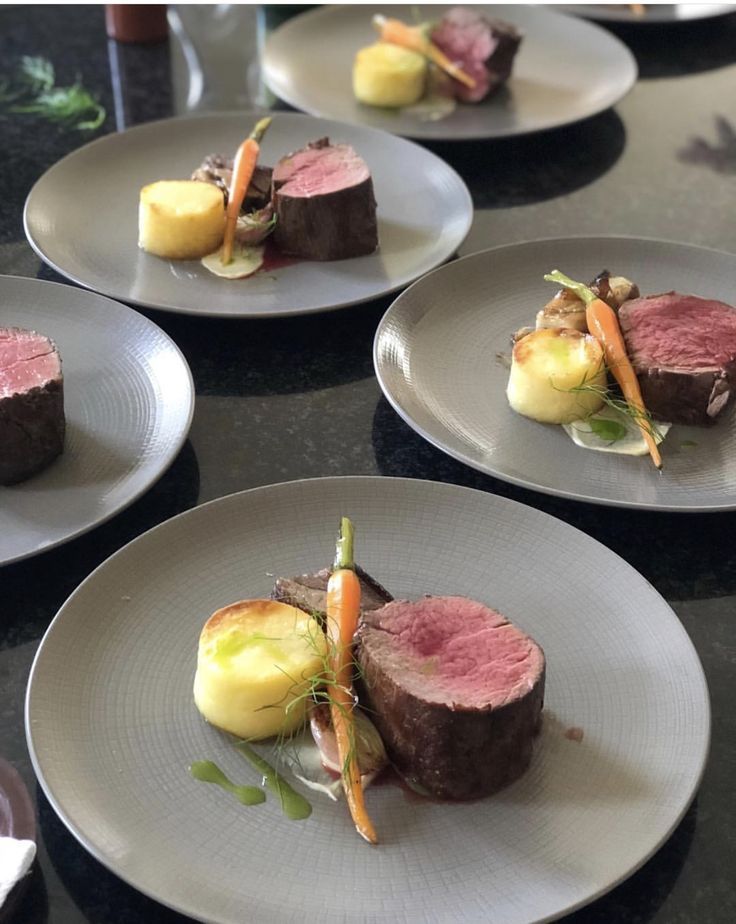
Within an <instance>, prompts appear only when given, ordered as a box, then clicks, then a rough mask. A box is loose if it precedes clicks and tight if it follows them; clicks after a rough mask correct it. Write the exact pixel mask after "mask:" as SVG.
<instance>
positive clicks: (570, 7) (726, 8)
mask: <svg viewBox="0 0 736 924" xmlns="http://www.w3.org/2000/svg"><path fill="white" fill-rule="evenodd" d="M666 5H667V6H688V7H691V8H697V7H700V6H705V7H707V8H711V7H717V9H713V10H710V12H707V13H701V14H696V15H693V16H683V17H682V18H678V17H675V16H662V15H659V14H657V15H655V16H653V17H652V16H646V15H644V16H639V17H637V16H635V15H634V14H633V13H626V12H624V11H612V10H608V9H605V7H606V5H605V4H602V3H585V2H583V3H562V4H555V9H557V11H558V12H560V13H567V14H569V15H571V16H579V17H581V18H583V19H589V20H593V21H594V22H605V23H614V24H618V25H622V26H629V25H635V26H665V27H666V26H672V25H675V26H677V25H679V24H681V23H691V22H701V21H702V20H705V19H716V18H717V17H719V16H729V15H730V14H731V13H736V4H733V3H707V4H706V3H703V2H702V0H700V2H693V0H691V2H690V3H672V4H666ZM576 7H577V8H578V9H580V10H582V12H577V11H576V9H575V8H576ZM601 7H603V11H602V12H599V8H601Z"/></svg>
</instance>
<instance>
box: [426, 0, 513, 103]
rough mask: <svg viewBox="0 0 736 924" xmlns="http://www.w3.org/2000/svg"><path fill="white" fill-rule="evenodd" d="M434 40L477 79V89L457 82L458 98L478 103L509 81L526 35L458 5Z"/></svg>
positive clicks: (454, 86) (456, 62)
mask: <svg viewBox="0 0 736 924" xmlns="http://www.w3.org/2000/svg"><path fill="white" fill-rule="evenodd" d="M431 38H432V41H433V42H434V44H435V45H436V46H437V47H438V48H439V49H440V50H441V51H443V52H444V53H445V54H446V55H447V57H448V58H449V59H450V60H451V61H452V62H453V64H456V65H458V66H459V67H460V68H462V70H463V71H465V73H466V74H468V75H469V76H470V77H472V78H473V79H474V80H475V86H474V87H466V86H464V85H463V84H461V83H460V82H459V81H454V83H453V91H454V94H455V96H457V98H458V99H460V100H463V101H464V102H466V103H476V102H478V101H480V100H482V99H484V98H485V97H486V96H488V95H489V94H490V93H493V91H494V90H497V89H498V88H499V87H500V86H501V85H502V84H503V83H505V81H506V80H508V78H509V76H510V75H511V68H512V65H513V61H514V56H515V55H516V52H517V51H518V48H519V45H520V44H521V40H522V34H521V32H519V30H518V29H517V28H516V27H515V26H514V25H512V24H511V23H508V22H504V21H503V20H500V19H494V18H490V17H487V16H484V15H483V14H482V13H481V12H479V11H478V10H476V9H471V8H469V7H466V6H456V7H453V8H452V9H451V10H448V11H447V13H445V15H444V16H443V17H442V19H441V20H440V21H439V23H438V24H437V26H435V28H434V29H433V30H432V36H431Z"/></svg>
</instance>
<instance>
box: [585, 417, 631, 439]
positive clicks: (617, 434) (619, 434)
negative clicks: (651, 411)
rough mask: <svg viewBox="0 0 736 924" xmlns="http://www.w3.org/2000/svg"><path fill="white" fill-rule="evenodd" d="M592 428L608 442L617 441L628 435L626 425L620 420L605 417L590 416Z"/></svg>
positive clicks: (589, 421) (589, 420)
mask: <svg viewBox="0 0 736 924" xmlns="http://www.w3.org/2000/svg"><path fill="white" fill-rule="evenodd" d="M588 423H589V424H590V429H591V430H592V432H593V433H595V435H596V436H599V437H600V438H601V439H602V440H605V441H606V442H607V443H615V442H616V440H621V439H623V438H624V436H626V427H625V426H624V425H623V424H622V423H620V422H619V421H618V420H607V419H606V418H605V417H589V418H588Z"/></svg>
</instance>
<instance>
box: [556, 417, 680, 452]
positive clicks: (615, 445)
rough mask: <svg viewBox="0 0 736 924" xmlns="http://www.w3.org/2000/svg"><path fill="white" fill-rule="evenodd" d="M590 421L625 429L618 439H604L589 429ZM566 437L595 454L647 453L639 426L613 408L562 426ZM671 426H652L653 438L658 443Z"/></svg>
mask: <svg viewBox="0 0 736 924" xmlns="http://www.w3.org/2000/svg"><path fill="white" fill-rule="evenodd" d="M591 420H604V421H613V422H615V423H618V424H621V425H622V426H623V427H624V428H625V433H624V434H623V436H621V438H620V439H615V440H611V439H605V438H603V437H602V436H599V435H598V433H594V432H593V430H592V429H591V424H590V421H591ZM562 426H563V428H564V430H565V432H566V433H567V435H568V436H569V437H570V438H571V439H572V441H573V443H575V445H576V446H581V447H582V448H583V449H595V450H596V451H597V452H616V453H618V454H619V455H622V456H645V455H647V453H648V452H649V450H648V449H647V444H646V443H645V442H644V437H643V436H642V435H641V430H640V429H639V426H638V424H637V422H636V420H634V418H633V417H631V416H630V415H629V414H625V413H624V412H623V411H618V410H616V408H613V407H608V406H606V407H604V408H602V409H601V410H600V411H598V412H597V413H595V414H591V416H590V417H587V418H586V419H585V420H574V421H573V422H572V423H569V424H563V425H562ZM671 426H672V424H670V423H660V422H659V421H657V423H656V424H655V425H654V437H655V439H656V441H657V442H658V443H661V442H662V440H663V439H664V438H665V436H666V435H667V433H668V431H669V429H670V427H671Z"/></svg>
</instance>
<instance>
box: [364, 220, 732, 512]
mask: <svg viewBox="0 0 736 924" xmlns="http://www.w3.org/2000/svg"><path fill="white" fill-rule="evenodd" d="M555 268H558V269H560V270H562V272H563V273H566V274H567V275H568V276H571V277H572V278H573V279H582V280H584V281H586V282H587V281H589V280H590V279H592V278H593V277H594V276H596V275H597V274H598V273H599V272H601V270H603V269H609V270H610V271H611V273H613V274H614V275H623V276H627V277H628V278H629V279H631V280H633V281H634V282H636V283H638V285H639V288H640V290H641V292H642V295H647V294H653V293H656V292H668V291H670V290H676V291H678V292H683V293H693V294H695V295H701V296H704V297H707V298H715V299H720V300H721V301H724V302H726V303H727V304H729V305H736V257H735V256H733V255H732V254H726V253H720V252H719V251H715V250H706V249H704V248H700V247H691V246H688V245H685V244H675V243H669V242H666V241H654V240H645V239H637V238H624V237H620V238H618V237H594V238H564V239H560V240H554V239H553V240H542V241H530V242H527V243H521V244H511V245H509V246H506V247H498V248H495V249H493V250H486V251H483V252H481V253H477V254H472V255H470V256H468V257H464V258H463V259H461V260H457V261H456V262H454V263H451V264H450V265H448V266H446V267H443V268H442V269H440V270H437V271H436V272H434V273H431V274H430V275H428V276H426V277H425V278H424V279H421V280H419V282H417V283H416V284H415V285H413V286H412V287H411V288H410V289H408V290H407V291H406V292H404V293H403V294H402V295H400V296H399V298H397V299H396V301H394V303H393V304H392V305H391V307H390V308H389V310H388V311H387V312H386V314H385V315H384V317H383V319H382V321H381V323H380V325H379V327H378V330H377V332H376V338H375V342H374V364H375V368H376V375H377V376H378V380H379V382H380V384H381V388H382V389H383V392H384V394H385V395H386V397H387V398H388V400H389V402H390V403H391V404H392V405H393V407H394V409H395V410H396V411H397V412H398V413H399V414H400V415H401V417H403V418H404V420H405V421H406V422H407V423H408V424H409V425H410V426H411V427H413V428H414V430H416V431H417V433H419V434H421V435H422V436H423V437H424V438H425V439H427V440H429V442H430V443H432V444H434V445H435V446H437V447H438V448H439V449H442V450H443V451H444V452H446V453H448V454H449V455H451V456H453V457H454V458H456V459H459V460H460V461H461V462H465V463H466V464H467V465H471V466H472V467H473V468H476V469H479V470H480V471H482V472H486V473H487V474H489V475H494V476H495V477H496V478H501V479H502V480H504V481H510V482H512V483H513V484H518V485H521V486H522V487H526V488H531V489H532V490H536V491H543V492H544V493H546V494H557V495H559V496H560V497H567V498H570V499H572V500H584V501H589V502H592V503H600V504H612V505H616V506H620V507H646V508H651V509H658V510H680V511H688V510H692V511H695V510H711V511H713V510H731V509H734V508H736V492H735V491H734V484H736V419H735V413H734V407H733V405H731V406H730V407H728V408H727V409H726V410H725V411H724V412H723V414H722V415H721V417H720V418H719V419H718V421H717V422H716V424H715V425H714V426H713V427H683V426H676V427H673V428H672V430H671V431H670V433H669V435H668V436H667V439H666V440H665V441H664V443H663V444H662V459H663V462H664V468H663V470H662V472H661V473H658V472H657V471H656V470H655V469H654V467H653V466H652V464H651V462H650V461H649V460H648V458H638V457H632V456H620V455H612V454H610V453H601V452H592V451H586V450H584V449H580V448H578V447H577V446H575V444H574V443H573V442H572V440H571V439H570V438H569V437H568V436H567V435H566V434H565V432H564V430H563V429H562V427H558V426H552V425H549V424H541V423H537V422H536V421H533V420H530V419H528V418H526V417H522V416H521V415H519V414H517V413H515V412H514V411H512V410H511V408H510V407H509V403H508V401H507V399H506V384H507V382H508V377H509V362H510V356H511V343H510V338H511V335H512V334H513V333H514V331H516V330H518V329H519V328H520V327H525V326H534V319H535V315H536V313H537V311H538V310H539V309H540V308H542V307H543V306H544V305H545V304H546V303H547V302H548V301H549V300H550V298H551V297H552V296H553V295H554V293H555V286H554V285H552V284H550V283H548V282H545V281H544V278H543V277H544V274H545V273H549V272H550V271H551V270H553V269H555Z"/></svg>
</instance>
